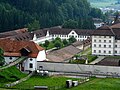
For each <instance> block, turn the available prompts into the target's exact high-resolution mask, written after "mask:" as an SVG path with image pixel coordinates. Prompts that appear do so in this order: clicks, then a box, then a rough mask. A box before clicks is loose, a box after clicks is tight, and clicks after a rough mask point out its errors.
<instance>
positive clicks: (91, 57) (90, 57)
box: [87, 55, 97, 63]
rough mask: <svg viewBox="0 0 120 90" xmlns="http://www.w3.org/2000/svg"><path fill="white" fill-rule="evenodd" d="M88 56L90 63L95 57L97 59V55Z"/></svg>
mask: <svg viewBox="0 0 120 90" xmlns="http://www.w3.org/2000/svg"><path fill="white" fill-rule="evenodd" d="M87 58H88V63H90V62H92V61H94V60H95V59H97V56H94V55H88V56H87Z"/></svg>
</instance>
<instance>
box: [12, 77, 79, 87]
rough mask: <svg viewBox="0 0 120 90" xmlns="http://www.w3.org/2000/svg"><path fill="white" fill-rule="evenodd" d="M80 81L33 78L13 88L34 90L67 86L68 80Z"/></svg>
mask: <svg viewBox="0 0 120 90" xmlns="http://www.w3.org/2000/svg"><path fill="white" fill-rule="evenodd" d="M68 79H71V80H78V79H75V78H67V77H40V76H33V77H31V78H30V79H29V80H27V81H25V82H23V83H21V84H18V85H16V86H14V87H13V88H19V89H32V88H33V87H34V86H39V85H42V86H46V85H47V86H49V87H54V86H63V87H64V86H65V82H66V80H68Z"/></svg>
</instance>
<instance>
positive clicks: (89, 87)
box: [71, 78, 120, 90]
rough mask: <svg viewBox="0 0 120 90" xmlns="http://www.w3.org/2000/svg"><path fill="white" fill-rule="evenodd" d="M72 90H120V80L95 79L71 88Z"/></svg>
mask: <svg viewBox="0 0 120 90" xmlns="http://www.w3.org/2000/svg"><path fill="white" fill-rule="evenodd" d="M71 90H120V79H113V78H105V79H98V78H94V79H92V80H91V81H89V82H87V83H84V84H82V85H79V86H78V87H75V88H71Z"/></svg>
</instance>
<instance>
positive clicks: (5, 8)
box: [0, 0, 93, 32]
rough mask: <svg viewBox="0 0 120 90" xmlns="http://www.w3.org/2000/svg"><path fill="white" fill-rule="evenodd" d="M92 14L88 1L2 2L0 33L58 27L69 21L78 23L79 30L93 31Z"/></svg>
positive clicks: (0, 5) (21, 0) (14, 0)
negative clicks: (21, 29)
mask: <svg viewBox="0 0 120 90" xmlns="http://www.w3.org/2000/svg"><path fill="white" fill-rule="evenodd" d="M90 12H91V7H90V4H89V3H88V2H87V0H0V32H3V31H8V30H12V29H18V28H23V27H28V28H29V29H30V30H35V29H39V28H47V27H52V26H58V25H63V23H64V22H65V21H67V20H69V19H72V20H75V21H77V22H78V23H79V27H78V28H84V29H85V28H87V29H92V28H93V22H92V21H91V20H92V19H91V18H92V16H91V15H90ZM86 23H87V24H86ZM83 26H84V27H83Z"/></svg>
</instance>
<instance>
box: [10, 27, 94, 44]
mask: <svg viewBox="0 0 120 90" xmlns="http://www.w3.org/2000/svg"><path fill="white" fill-rule="evenodd" d="M92 32H93V30H80V29H63V28H47V29H42V30H36V31H33V32H26V33H23V34H17V35H14V36H11V37H9V38H11V39H13V40H18V41H34V42H35V43H37V44H40V43H44V42H45V41H46V40H49V41H51V40H53V39H55V38H57V37H59V38H61V39H62V40H63V39H69V38H70V37H72V36H73V37H74V38H76V40H77V41H83V40H86V39H87V38H88V37H91V35H92Z"/></svg>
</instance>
